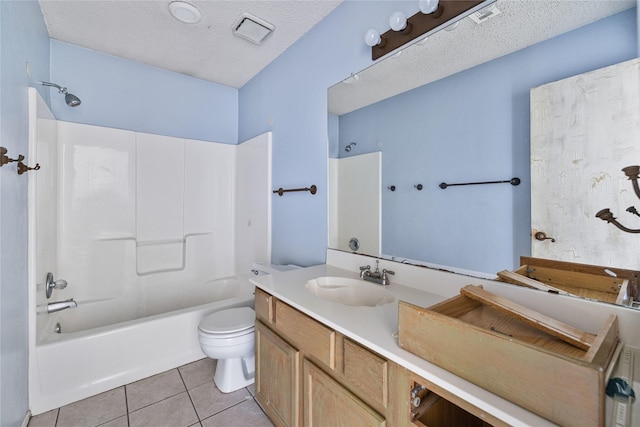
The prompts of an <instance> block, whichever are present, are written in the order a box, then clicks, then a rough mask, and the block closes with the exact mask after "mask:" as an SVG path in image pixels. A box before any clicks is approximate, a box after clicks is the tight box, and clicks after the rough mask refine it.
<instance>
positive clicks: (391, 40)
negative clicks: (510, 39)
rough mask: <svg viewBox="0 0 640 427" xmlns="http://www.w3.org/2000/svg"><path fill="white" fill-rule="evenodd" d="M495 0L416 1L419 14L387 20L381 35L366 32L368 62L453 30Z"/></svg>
mask: <svg viewBox="0 0 640 427" xmlns="http://www.w3.org/2000/svg"><path fill="white" fill-rule="evenodd" d="M495 1H496V0H465V1H460V0H419V1H418V6H419V9H420V11H419V12H418V13H416V14H414V15H413V16H411V17H409V18H408V19H407V17H406V15H405V14H404V13H403V12H394V13H393V14H392V15H391V16H390V17H389V27H390V28H391V29H390V30H388V31H387V32H385V33H384V34H380V32H379V31H378V30H376V29H370V30H368V31H367V33H366V34H365V37H364V40H365V43H366V44H367V45H368V46H370V47H371V59H372V60H374V61H375V60H377V59H379V58H382V57H383V56H386V55H387V54H390V53H391V52H393V51H395V50H396V49H398V48H400V47H402V46H404V45H406V44H407V43H415V42H418V41H421V40H426V38H427V37H429V36H430V35H431V34H434V33H436V32H438V31H440V30H441V29H443V28H446V27H449V28H448V29H449V30H453V29H454V28H455V27H456V26H457V25H455V24H456V23H457V22H459V21H460V20H461V19H463V18H466V17H467V16H469V15H470V14H472V13H474V12H477V11H478V10H480V9H482V8H485V7H487V5H490V4H492V3H495Z"/></svg>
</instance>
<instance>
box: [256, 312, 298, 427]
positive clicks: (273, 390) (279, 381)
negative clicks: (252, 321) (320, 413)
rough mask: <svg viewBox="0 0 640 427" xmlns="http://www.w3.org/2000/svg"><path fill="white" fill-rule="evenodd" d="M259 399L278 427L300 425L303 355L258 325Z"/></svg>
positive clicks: (257, 387) (257, 378) (257, 376)
mask: <svg viewBox="0 0 640 427" xmlns="http://www.w3.org/2000/svg"><path fill="white" fill-rule="evenodd" d="M255 332H256V397H257V398H258V402H260V404H261V405H262V407H263V408H264V409H265V411H266V412H267V415H268V416H269V418H270V419H271V421H272V422H273V423H274V424H275V425H276V426H277V427H280V426H287V427H294V426H298V425H299V421H298V419H299V418H298V416H299V413H298V406H299V400H298V396H299V395H300V393H299V391H300V390H299V386H298V384H299V380H300V377H299V375H300V352H299V351H298V350H296V349H295V348H293V347H292V346H290V345H289V344H287V342H286V341H284V340H283V339H282V338H280V337H279V336H278V335H276V334H275V333H274V332H273V331H271V330H270V329H269V328H267V327H266V326H265V325H263V324H262V323H261V322H256V331H255Z"/></svg>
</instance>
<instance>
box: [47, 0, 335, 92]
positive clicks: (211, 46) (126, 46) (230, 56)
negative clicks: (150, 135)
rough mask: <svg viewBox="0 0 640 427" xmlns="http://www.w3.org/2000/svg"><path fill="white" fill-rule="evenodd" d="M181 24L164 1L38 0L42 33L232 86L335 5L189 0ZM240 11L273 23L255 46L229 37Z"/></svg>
mask: <svg viewBox="0 0 640 427" xmlns="http://www.w3.org/2000/svg"><path fill="white" fill-rule="evenodd" d="M188 2H189V3H191V4H193V5H195V6H196V7H197V8H198V9H199V10H200V12H201V13H202V16H203V18H202V20H201V21H200V22H198V23H196V24H184V23H182V22H179V21H177V20H176V19H175V18H173V16H171V14H170V13H169V8H168V5H169V3H170V0H142V1H139V0H115V1H110V0H82V1H80V0H63V1H59V0H40V8H41V9H42V14H43V15H44V20H45V22H46V25H47V30H48V32H49V36H50V37H51V38H53V39H56V40H60V41H63V42H67V43H71V44H74V45H77V46H81V47H86V48H89V49H93V50H97V51H99V52H104V53H108V54H111V55H114V56H119V57H122V58H126V59H131V60H134V61H138V62H142V63H145V64H149V65H154V66H157V67H160V68H164V69H167V70H171V71H175V72H178V73H182V74H186V75H189V76H193V77H198V78H201V79H204V80H208V81H212V82H216V83H220V84H223V85H226V86H230V87H234V88H240V87H242V86H243V85H244V84H245V83H246V82H247V81H249V80H250V79H251V78H252V77H253V76H254V75H256V74H257V73H258V72H260V70H262V69H263V68H264V67H265V66H267V65H268V64H269V63H270V62H271V61H273V60H274V59H275V58H276V57H277V56H278V55H280V54H281V53H282V52H284V51H285V50H286V49H287V48H288V47H289V46H291V45H292V44H293V43H294V42H295V41H296V40H298V39H299V38H300V37H301V36H302V35H304V34H305V33H306V32H307V31H309V30H310V29H311V28H312V27H313V26H314V25H315V24H317V23H318V22H319V21H321V20H322V19H323V18H324V17H325V16H326V15H327V14H329V13H330V12H331V11H332V10H333V9H335V8H336V7H337V6H338V5H339V4H340V3H341V0H340V1H331V0H308V1H294V0H287V1H220V0H216V1H214V0H209V1H206V0H204V1H192V0H189V1H188ZM242 12H248V13H251V14H253V15H255V16H257V17H258V18H261V19H263V20H265V21H267V22H269V23H271V24H273V25H275V27H276V29H275V31H274V32H273V33H272V34H271V35H269V36H268V38H267V39H265V40H264V42H263V43H262V44H261V45H256V44H253V43H251V42H249V41H247V40H244V39H242V38H240V37H237V36H235V35H233V33H232V31H231V27H232V26H233V24H234V23H235V22H236V20H237V19H238V17H239V16H240V14H241V13H242Z"/></svg>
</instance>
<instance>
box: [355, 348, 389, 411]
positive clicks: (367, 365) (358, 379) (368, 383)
mask: <svg viewBox="0 0 640 427" xmlns="http://www.w3.org/2000/svg"><path fill="white" fill-rule="evenodd" d="M387 371H388V362H387V361H386V360H385V359H383V358H382V357H380V356H378V355H376V354H374V353H372V352H370V351H369V350H367V349H366V348H364V347H362V346H360V345H358V344H356V343H355V342H353V341H351V340H350V339H348V338H345V339H344V375H345V378H346V379H347V381H349V383H350V384H351V385H352V386H353V387H355V388H356V389H357V390H358V391H360V392H362V395H363V396H368V397H370V398H372V399H374V400H375V402H377V403H379V404H380V405H382V406H383V407H385V408H386V407H387V402H388V384H387Z"/></svg>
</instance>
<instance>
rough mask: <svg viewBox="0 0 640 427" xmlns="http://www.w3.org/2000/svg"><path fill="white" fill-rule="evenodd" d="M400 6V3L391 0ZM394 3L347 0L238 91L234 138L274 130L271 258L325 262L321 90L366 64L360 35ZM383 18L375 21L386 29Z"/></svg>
mask: <svg viewBox="0 0 640 427" xmlns="http://www.w3.org/2000/svg"><path fill="white" fill-rule="evenodd" d="M395 4H399V2H395ZM393 8H394V3H393V2H382V1H371V2H369V1H358V2H356V1H346V2H344V3H342V4H341V5H340V6H338V8H336V10H335V11H333V12H332V13H331V14H329V15H328V16H327V17H326V18H325V19H324V20H323V21H322V22H320V23H319V24H318V25H317V26H316V27H315V28H313V29H312V30H311V31H310V32H308V33H307V34H306V35H305V36H304V37H303V38H302V39H300V40H299V41H298V42H297V43H296V44H295V45H293V46H292V47H291V48H289V49H288V50H287V51H285V52H284V53H283V54H282V55H280V56H279V57H278V58H277V59H276V60H275V61H274V62H272V63H271V64H270V65H269V66H268V67H266V68H265V69H264V70H263V71H262V72H261V73H259V74H258V75H257V76H256V77H254V78H253V79H252V80H251V81H250V82H249V83H247V84H246V85H245V86H244V87H242V88H241V89H240V139H246V138H248V137H251V136H254V135H258V134H260V133H262V132H265V131H267V130H271V131H273V186H274V188H279V187H284V188H297V187H306V186H310V185H312V184H315V185H316V186H317V187H318V192H317V194H316V195H315V196H312V195H311V194H309V193H288V194H285V195H284V196H282V197H280V196H277V195H276V196H274V198H273V205H272V212H273V214H272V260H273V262H276V263H295V264H299V265H312V264H318V263H323V262H324V260H325V251H326V247H327V161H326V159H327V88H328V87H329V86H332V85H334V84H335V83H337V82H339V81H341V80H342V79H344V78H346V77H347V76H348V75H349V74H350V73H352V72H356V71H359V70H361V69H362V68H365V67H366V66H368V65H370V63H371V52H370V51H369V50H368V49H367V46H366V45H365V44H364V43H363V34H364V33H365V32H366V31H367V29H368V28H369V27H370V26H371V25H375V22H374V21H376V19H375V17H376V16H378V17H388V16H389V14H390V13H391V12H392V11H393ZM386 19H387V18H383V19H377V21H380V22H379V27H380V28H384V25H388V24H387V23H386Z"/></svg>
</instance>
